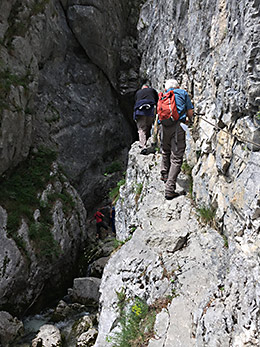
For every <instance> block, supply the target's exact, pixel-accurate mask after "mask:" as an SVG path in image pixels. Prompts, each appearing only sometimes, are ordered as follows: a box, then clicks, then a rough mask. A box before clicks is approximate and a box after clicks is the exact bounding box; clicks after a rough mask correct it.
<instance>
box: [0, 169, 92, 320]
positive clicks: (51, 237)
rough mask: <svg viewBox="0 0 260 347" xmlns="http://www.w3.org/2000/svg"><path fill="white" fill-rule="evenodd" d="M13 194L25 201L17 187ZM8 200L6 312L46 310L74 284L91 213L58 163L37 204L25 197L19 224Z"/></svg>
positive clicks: (3, 213) (1, 236)
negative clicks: (75, 272)
mask: <svg viewBox="0 0 260 347" xmlns="http://www.w3.org/2000/svg"><path fill="white" fill-rule="evenodd" d="M18 182H19V181H18ZM14 184H15V183H14ZM23 188H24V187H23ZM24 189H27V191H28V193H27V194H28V195H29V194H31V193H30V192H29V190H30V188H28V187H27V188H26V187H25V188H24ZM10 194H11V195H13V197H14V199H18V200H19V197H18V196H17V195H16V190H15V188H14V190H10ZM0 195H1V202H2V192H1V194H0ZM31 196H32V199H33V195H31ZM7 199H8V198H6V201H4V202H3V206H4V207H0V240H1V253H0V264H1V267H0V307H1V308H2V309H4V310H6V311H8V312H11V313H12V314H14V315H21V314H25V313H27V312H28V310H29V309H30V308H32V307H33V308H34V309H35V307H37V305H38V307H39V308H40V307H42V306H44V305H46V304H47V303H49V300H53V299H54V298H55V297H56V296H57V294H58V293H60V294H61V293H64V292H65V290H66V288H67V285H68V284H69V283H71V281H72V278H73V277H72V274H73V271H74V269H75V264H76V263H77V260H78V257H79V251H80V250H82V245H83V244H84V242H85V241H86V239H87V230H86V210H85V208H84V205H83V202H82V200H81V198H80V197H79V195H78V193H77V192H76V190H75V189H74V188H73V187H72V186H71V185H70V183H69V182H68V181H67V179H66V178H65V177H64V176H63V175H62V174H61V173H60V172H59V169H58V165H57V163H55V162H54V163H53V164H52V166H51V168H50V178H49V180H48V182H46V185H45V187H44V188H43V189H42V190H39V191H38V197H37V199H35V201H36V202H33V203H32V206H30V205H28V204H26V202H25V201H24V199H25V197H23V200H22V199H21V204H22V205H23V206H22V207H18V206H15V207H16V208H17V209H18V211H21V208H22V210H23V211H24V213H23V214H21V215H19V214H18V220H17V222H15V220H16V211H15V210H10V204H11V207H12V205H13V202H12V201H11V200H12V197H10V201H7ZM13 209H14V208H13ZM25 211H26V212H25ZM16 223H17V225H16ZM14 224H15V225H14ZM35 304H36V306H34V305H35Z"/></svg>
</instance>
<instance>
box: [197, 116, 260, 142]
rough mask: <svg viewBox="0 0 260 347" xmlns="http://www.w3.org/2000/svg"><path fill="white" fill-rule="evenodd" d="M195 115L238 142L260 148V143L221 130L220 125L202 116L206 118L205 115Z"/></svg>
mask: <svg viewBox="0 0 260 347" xmlns="http://www.w3.org/2000/svg"><path fill="white" fill-rule="evenodd" d="M194 115H195V116H200V118H201V119H202V120H204V121H205V122H207V123H208V124H210V125H212V126H213V127H214V128H216V129H218V130H221V131H223V132H224V133H226V134H228V135H230V136H233V137H235V138H236V139H237V140H238V141H240V142H243V143H250V144H252V145H254V146H257V147H259V148H260V144H259V143H256V142H254V141H250V140H246V139H245V138H244V137H242V136H239V135H235V134H232V133H231V132H229V131H227V130H224V129H222V128H220V127H219V126H218V125H216V124H213V123H211V122H210V121H208V120H207V119H205V118H204V117H202V116H205V113H197V112H194Z"/></svg>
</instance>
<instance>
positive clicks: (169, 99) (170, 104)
mask: <svg viewBox="0 0 260 347" xmlns="http://www.w3.org/2000/svg"><path fill="white" fill-rule="evenodd" d="M157 113H158V117H159V120H160V121H164V120H166V119H170V118H171V120H178V119H179V118H180V116H179V113H178V111H177V107H176V103H175V95H174V92H173V90H170V91H169V92H167V93H165V94H163V93H159V100H158V103H157Z"/></svg>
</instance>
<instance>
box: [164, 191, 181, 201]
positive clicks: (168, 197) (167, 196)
mask: <svg viewBox="0 0 260 347" xmlns="http://www.w3.org/2000/svg"><path fill="white" fill-rule="evenodd" d="M178 196H180V194H179V193H177V192H172V193H165V199H166V200H172V199H174V198H177V197H178Z"/></svg>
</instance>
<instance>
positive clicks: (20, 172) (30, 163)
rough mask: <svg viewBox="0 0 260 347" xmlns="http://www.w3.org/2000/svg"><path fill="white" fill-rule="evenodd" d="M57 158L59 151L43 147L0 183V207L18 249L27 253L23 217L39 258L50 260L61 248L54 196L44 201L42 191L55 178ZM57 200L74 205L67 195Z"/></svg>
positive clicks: (9, 234)
mask: <svg viewBox="0 0 260 347" xmlns="http://www.w3.org/2000/svg"><path fill="white" fill-rule="evenodd" d="M55 159H56V153H55V152H53V151H52V150H49V149H46V148H45V149H44V148H40V149H39V150H38V152H37V153H31V154H30V155H29V157H28V159H27V160H26V161H24V162H23V163H21V164H20V165H19V166H18V167H17V168H16V170H15V171H13V172H11V173H10V174H9V175H8V177H6V178H1V180H0V205H2V206H3V207H4V208H5V209H6V210H7V213H8V219H7V235H8V237H11V238H13V239H14V240H15V242H16V243H17V246H18V247H19V248H20V249H22V250H24V251H25V243H24V240H23V239H22V237H21V236H19V235H18V234H17V231H18V229H19V227H20V224H21V221H22V218H23V219H24V220H25V221H26V222H27V223H28V226H29V237H30V239H31V240H32V242H33V245H34V247H35V249H36V251H37V252H36V253H37V255H39V256H46V257H49V256H51V255H57V254H58V245H57V243H56V242H55V241H54V239H53V236H52V234H51V228H52V226H53V221H52V217H51V209H52V204H51V200H53V201H54V200H55V199H54V197H53V198H52V199H50V202H48V203H47V202H43V201H41V200H40V197H39V192H41V191H42V190H44V189H45V188H46V185H47V184H48V183H49V182H51V181H52V180H54V178H55V176H50V170H51V164H52V162H53V161H54V160H55ZM49 198H50V196H49ZM57 199H61V200H62V201H63V202H66V204H67V205H69V206H72V201H71V197H69V194H68V193H66V192H65V193H64V192H62V194H57V195H56V200H57ZM36 209H38V210H39V218H38V219H37V221H35V219H34V217H33V214H34V212H35V210H36Z"/></svg>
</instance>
